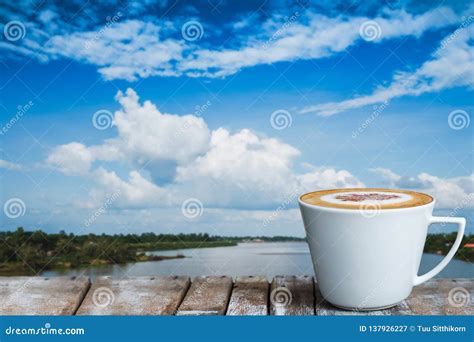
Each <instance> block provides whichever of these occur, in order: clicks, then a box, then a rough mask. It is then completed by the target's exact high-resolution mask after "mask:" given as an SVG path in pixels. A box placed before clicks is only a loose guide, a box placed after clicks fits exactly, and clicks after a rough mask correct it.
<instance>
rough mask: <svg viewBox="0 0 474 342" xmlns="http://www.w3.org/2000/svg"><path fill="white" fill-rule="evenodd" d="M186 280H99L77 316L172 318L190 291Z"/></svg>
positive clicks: (186, 278)
mask: <svg viewBox="0 0 474 342" xmlns="http://www.w3.org/2000/svg"><path fill="white" fill-rule="evenodd" d="M189 284H190V280H189V277H177V276H173V277H160V276H156V277H133V278H113V277H99V278H97V279H96V282H95V283H94V284H93V285H92V287H91V289H90V290H89V292H88V293H87V296H86V298H85V299H84V302H83V303H82V305H81V306H80V307H79V310H78V311H77V314H78V315H173V314H175V312H176V310H177V308H178V306H179V304H180V303H181V301H182V300H183V298H184V295H185V294H186V291H187V290H188V288H189Z"/></svg>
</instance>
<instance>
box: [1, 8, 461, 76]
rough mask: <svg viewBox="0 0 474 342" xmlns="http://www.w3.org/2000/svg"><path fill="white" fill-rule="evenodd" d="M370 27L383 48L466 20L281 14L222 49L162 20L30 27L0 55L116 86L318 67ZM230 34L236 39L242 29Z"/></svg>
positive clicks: (399, 13)
mask: <svg viewBox="0 0 474 342" xmlns="http://www.w3.org/2000/svg"><path fill="white" fill-rule="evenodd" d="M45 15H48V16H51V15H52V13H49V12H48V13H46V14H45ZM285 20H286V21H285ZM369 20H373V21H375V22H377V24H378V25H379V26H380V28H381V32H380V38H379V39H378V40H376V41H374V42H371V43H377V42H379V41H383V40H387V39H393V38H398V37H404V36H415V37H419V36H421V35H422V34H423V33H424V32H426V31H428V30H433V29H438V28H440V27H445V26H448V25H452V24H454V23H456V22H457V21H459V18H458V17H457V16H456V15H455V14H454V12H453V11H452V10H451V9H450V8H448V7H439V8H436V9H433V10H431V11H428V12H425V13H422V14H418V15H413V14H410V13H407V12H406V11H405V10H396V11H395V10H385V11H383V12H382V13H381V14H379V15H378V16H375V17H370V18H369V17H364V16H349V15H342V16H337V17H330V16H326V15H322V14H318V13H315V12H312V11H310V10H306V11H304V12H302V13H299V12H295V13H294V14H293V15H292V16H291V17H290V18H286V19H285V18H283V16H282V15H279V14H274V15H273V16H271V17H270V18H269V19H267V20H266V21H264V22H261V23H260V24H258V25H257V24H255V25H252V30H251V31H252V33H249V34H248V35H247V36H246V37H241V36H239V37H238V40H237V39H236V41H230V42H229V43H228V44H226V46H231V47H229V48H220V47H219V48H215V47H204V45H203V44H194V43H189V42H186V41H185V40H184V39H181V37H176V34H177V33H178V34H179V28H178V27H175V24H174V23H173V22H167V21H163V20H162V21H160V25H158V24H155V23H154V22H145V21H142V20H138V19H126V18H125V17H122V16H119V17H118V19H117V20H116V21H114V22H112V23H104V24H103V25H99V26H98V27H96V28H95V29H93V30H87V31H73V29H72V28H71V29H70V31H69V32H64V31H61V32H58V30H56V29H55V30H53V29H52V28H49V29H50V30H52V32H45V31H42V30H41V29H39V28H38V27H39V26H41V25H39V24H35V23H33V22H30V23H28V25H27V26H28V27H29V28H30V27H31V29H29V31H33V32H34V34H31V35H28V36H27V37H26V38H25V39H23V40H22V42H20V43H19V44H12V43H9V42H5V43H2V44H1V45H0V48H2V47H3V48H5V49H9V50H12V51H17V52H18V53H20V54H28V55H34V56H37V57H38V58H39V59H40V60H43V61H44V60H45V59H48V58H49V59H51V58H52V59H54V58H60V57H66V58H71V59H75V60H79V61H82V62H85V63H89V64H92V65H96V66H97V67H98V70H99V72H100V73H101V74H102V75H103V76H104V78H105V79H109V80H112V79H126V80H135V79H137V78H145V77H150V76H180V75H187V76H189V77H203V76H204V77H223V76H227V75H230V74H233V73H236V72H238V71H239V70H240V69H242V68H246V67H252V66H256V65H262V64H272V63H277V62H288V61H294V60H298V59H318V58H323V57H327V56H331V55H333V54H336V53H339V52H341V51H344V50H345V49H346V48H348V47H350V46H352V45H354V44H356V43H358V42H359V41H361V39H362V38H361V36H360V33H359V29H360V27H361V25H362V24H363V23H365V22H367V21H369ZM63 26H65V27H67V25H63ZM204 26H205V27H206V25H204ZM228 26H229V27H230V30H231V32H229V33H228V34H229V36H234V35H235V34H236V30H237V31H238V30H239V29H240V28H241V26H242V22H241V21H240V22H236V23H234V25H228ZM41 27H42V26H41ZM232 27H234V28H232ZM43 29H44V30H46V28H43Z"/></svg>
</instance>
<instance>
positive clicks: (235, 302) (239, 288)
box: [227, 276, 270, 316]
mask: <svg viewBox="0 0 474 342" xmlns="http://www.w3.org/2000/svg"><path fill="white" fill-rule="evenodd" d="M269 286H270V285H269V284H268V281H267V278H265V277H261V276H247V277H237V278H236V279H235V284H234V288H233V289H232V295H231V297H230V301H229V307H228V309H227V315H228V316H244V315H248V316H265V315H268V289H269Z"/></svg>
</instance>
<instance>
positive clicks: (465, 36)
mask: <svg viewBox="0 0 474 342" xmlns="http://www.w3.org/2000/svg"><path fill="white" fill-rule="evenodd" d="M471 17H472V16H471ZM473 20H474V19H473ZM471 22H472V21H471ZM473 39H474V25H468V26H466V27H461V28H460V29H458V30H457V31H455V33H453V34H452V35H449V36H447V37H446V38H445V39H444V40H443V42H442V43H441V45H440V46H439V48H438V49H437V50H436V51H435V52H434V53H433V55H432V58H431V59H430V60H428V61H426V62H424V63H423V64H422V65H421V66H420V67H419V68H418V69H417V70H415V71H414V72H406V71H401V72H397V73H395V75H394V76H393V79H392V82H391V84H390V85H389V86H387V87H379V88H377V89H376V90H375V91H374V92H373V93H372V94H370V95H364V96H359V97H356V98H353V99H350V100H345V101H342V102H330V103H323V104H318V105H314V106H308V107H306V108H304V109H303V110H302V111H301V112H302V113H316V114H318V115H322V116H330V115H334V114H337V113H340V112H343V111H346V110H350V109H355V108H359V107H363V106H367V105H371V104H376V103H381V102H387V101H390V100H391V99H394V98H397V97H401V96H407V95H408V96H418V95H421V94H423V93H427V92H437V91H440V90H442V89H446V88H452V87H463V86H466V87H469V88H474V43H473Z"/></svg>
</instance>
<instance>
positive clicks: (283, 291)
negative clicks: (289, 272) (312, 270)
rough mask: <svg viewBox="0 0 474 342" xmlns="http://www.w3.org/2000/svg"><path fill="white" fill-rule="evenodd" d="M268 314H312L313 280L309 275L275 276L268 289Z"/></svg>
mask: <svg viewBox="0 0 474 342" xmlns="http://www.w3.org/2000/svg"><path fill="white" fill-rule="evenodd" d="M270 314H271V315H276V316H308V315H314V282H313V277H310V276H298V277H297V276H276V277H275V278H273V281H272V286H271V291H270Z"/></svg>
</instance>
